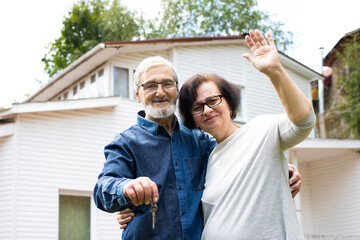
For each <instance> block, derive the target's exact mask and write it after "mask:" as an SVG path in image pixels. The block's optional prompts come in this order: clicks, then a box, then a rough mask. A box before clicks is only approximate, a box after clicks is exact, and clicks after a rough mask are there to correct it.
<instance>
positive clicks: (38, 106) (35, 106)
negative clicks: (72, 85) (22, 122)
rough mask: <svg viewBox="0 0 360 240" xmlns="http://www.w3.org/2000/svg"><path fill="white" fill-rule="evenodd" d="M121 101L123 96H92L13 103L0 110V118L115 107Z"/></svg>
mask: <svg viewBox="0 0 360 240" xmlns="http://www.w3.org/2000/svg"><path fill="white" fill-rule="evenodd" d="M120 101H121V97H106V98H90V99H81V100H64V101H47V102H30V103H20V104H13V105H12V107H11V108H9V109H7V110H3V111H1V112H0V120H1V119H8V118H11V117H14V116H15V115H16V114H21V113H34V112H48V111H64V110H76V109H87V108H104V107H115V106H117V105H118V104H119V103H120Z"/></svg>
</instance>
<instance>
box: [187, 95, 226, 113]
mask: <svg viewBox="0 0 360 240" xmlns="http://www.w3.org/2000/svg"><path fill="white" fill-rule="evenodd" d="M222 97H223V95H216V96H213V97H211V98H208V100H206V101H205V102H203V103H198V104H195V105H194V106H193V107H192V108H191V112H192V114H193V115H196V114H199V113H202V112H203V111H204V106H205V104H206V105H207V106H208V107H209V108H213V107H215V106H217V105H219V104H220V103H221V102H222Z"/></svg>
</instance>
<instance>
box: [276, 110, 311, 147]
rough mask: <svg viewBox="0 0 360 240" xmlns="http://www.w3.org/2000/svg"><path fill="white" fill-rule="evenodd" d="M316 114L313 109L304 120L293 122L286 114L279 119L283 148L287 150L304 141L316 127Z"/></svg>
mask: <svg viewBox="0 0 360 240" xmlns="http://www.w3.org/2000/svg"><path fill="white" fill-rule="evenodd" d="M315 122H316V115H315V113H314V111H313V110H312V111H311V112H310V113H309V114H308V115H307V116H306V117H305V118H304V119H303V120H301V121H300V122H297V123H293V122H291V121H290V120H289V119H288V118H287V116H286V114H284V115H283V117H282V118H281V119H280V121H279V131H280V145H281V150H282V151H285V150H287V149H289V148H291V147H293V146H295V145H296V144H299V143H300V142H302V141H304V140H305V139H306V137H307V136H308V135H309V134H310V132H311V130H312V129H313V128H314V126H315Z"/></svg>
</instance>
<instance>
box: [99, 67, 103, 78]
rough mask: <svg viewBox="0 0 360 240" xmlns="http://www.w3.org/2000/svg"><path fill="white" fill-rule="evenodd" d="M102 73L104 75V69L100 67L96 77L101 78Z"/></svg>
mask: <svg viewBox="0 0 360 240" xmlns="http://www.w3.org/2000/svg"><path fill="white" fill-rule="evenodd" d="M103 75H104V69H101V70H100V71H99V72H98V78H101V77H102V76H103Z"/></svg>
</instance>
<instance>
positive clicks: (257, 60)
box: [243, 30, 280, 75]
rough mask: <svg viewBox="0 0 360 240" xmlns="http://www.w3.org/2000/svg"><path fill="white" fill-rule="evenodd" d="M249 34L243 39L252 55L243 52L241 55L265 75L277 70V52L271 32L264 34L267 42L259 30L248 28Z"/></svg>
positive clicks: (278, 62)
mask: <svg viewBox="0 0 360 240" xmlns="http://www.w3.org/2000/svg"><path fill="white" fill-rule="evenodd" d="M249 34H250V36H246V37H245V41H246V43H247V45H248V46H249V48H250V50H251V52H252V55H251V54H249V53H245V54H243V57H244V58H246V59H247V60H248V61H249V62H250V63H251V64H252V65H253V66H254V67H255V68H256V69H257V70H259V71H260V72H262V73H265V74H266V75H268V74H271V73H272V72H273V71H276V70H278V69H279V68H280V61H279V54H278V51H277V48H276V46H275V42H274V39H273V38H272V36H271V34H270V33H267V34H266V36H267V38H268V40H269V42H267V41H266V39H265V37H264V36H263V35H262V34H261V32H260V31H259V30H255V31H253V30H250V31H249Z"/></svg>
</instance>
